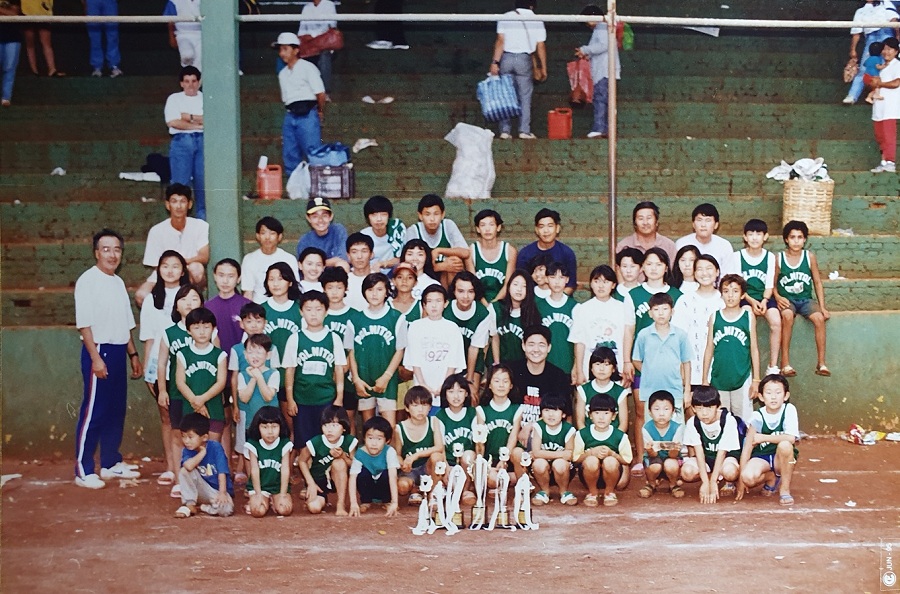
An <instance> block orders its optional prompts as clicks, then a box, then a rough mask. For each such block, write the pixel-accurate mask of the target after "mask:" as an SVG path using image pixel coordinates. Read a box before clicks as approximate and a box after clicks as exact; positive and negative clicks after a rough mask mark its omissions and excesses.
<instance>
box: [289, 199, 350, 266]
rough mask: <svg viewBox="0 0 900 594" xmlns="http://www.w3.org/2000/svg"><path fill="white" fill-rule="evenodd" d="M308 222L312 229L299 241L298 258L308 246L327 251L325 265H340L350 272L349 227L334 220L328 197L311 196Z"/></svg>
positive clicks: (307, 210) (308, 206)
mask: <svg viewBox="0 0 900 594" xmlns="http://www.w3.org/2000/svg"><path fill="white" fill-rule="evenodd" d="M306 222H307V223H309V226H310V227H311V229H310V230H309V231H307V232H306V233H305V234H303V235H302V236H301V237H300V241H298V242H297V259H298V260H302V258H300V254H302V253H303V250H305V249H306V248H310V247H314V248H318V249H320V250H322V251H323V252H325V263H324V264H325V266H340V267H341V268H343V269H344V270H346V271H347V272H350V263H349V262H347V228H346V227H344V226H343V225H341V224H340V223H335V222H334V212H333V211H332V210H331V202H330V201H329V200H328V198H310V199H309V201H308V202H307V203H306Z"/></svg>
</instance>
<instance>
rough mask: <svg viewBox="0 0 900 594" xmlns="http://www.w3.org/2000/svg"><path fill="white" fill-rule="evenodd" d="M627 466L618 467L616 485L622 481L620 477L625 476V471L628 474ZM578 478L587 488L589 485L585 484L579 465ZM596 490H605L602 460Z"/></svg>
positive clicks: (582, 471)
mask: <svg viewBox="0 0 900 594" xmlns="http://www.w3.org/2000/svg"><path fill="white" fill-rule="evenodd" d="M627 466H628V465H627V464H620V465H619V478H618V479H616V485H618V484H619V481H621V480H622V477H623V476H624V475H625V472H626V471H627V472H630V470H629V469H628V468H627ZM578 478H579V479H581V482H582V484H584V486H586V487H589V485H588V484H587V481H586V480H584V469H583V468H582V466H581V465H580V464H579V465H578ZM613 487H615V485H613ZM597 488H598V489H605V488H606V481H605V480H603V460H601V461H600V476H598V477H597Z"/></svg>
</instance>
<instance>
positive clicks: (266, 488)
mask: <svg viewBox="0 0 900 594" xmlns="http://www.w3.org/2000/svg"><path fill="white" fill-rule="evenodd" d="M293 449H294V444H293V443H291V440H289V439H287V438H286V437H278V439H276V440H275V441H274V442H273V443H272V444H271V445H269V444H267V443H266V442H264V441H262V440H256V439H248V440H247V443H246V445H245V446H244V456H245V457H246V458H247V459H248V460H250V454H251V453H253V454H256V460H257V465H258V466H259V488H260V490H261V491H262V492H263V493H264V494H266V495H274V494H277V493H281V461H282V460H283V459H284V455H285V454H289V453H290V452H291V450H293ZM248 488H249V492H250V494H251V495H252V494H253V493H254V491H253V483H252V481H251V482H250V484H249V485H248ZM287 492H288V493H290V492H291V481H288V485H287Z"/></svg>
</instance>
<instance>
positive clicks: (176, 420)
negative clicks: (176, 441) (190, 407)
mask: <svg viewBox="0 0 900 594" xmlns="http://www.w3.org/2000/svg"><path fill="white" fill-rule="evenodd" d="M162 340H163V342H164V343H165V345H166V348H167V349H168V350H169V361H168V362H167V363H166V370H165V377H166V391H167V392H168V393H169V422H170V425H171V426H172V429H178V428H179V427H180V426H181V419H182V417H183V416H184V414H183V412H182V411H183V410H184V404H185V400H184V398H183V397H182V396H181V392H179V391H178V387H177V386H176V385H175V357H176V356H177V355H178V353H179V351H181V350H182V349H185V348H187V347H188V346H189V345H192V344H194V339H193V338H191V335H190V334H188V331H187V330H186V329H185V327H184V321H181V322H178V323H177V324H172V325H171V326H169V327H168V328H166V331H165V332H164V333H163V336H162Z"/></svg>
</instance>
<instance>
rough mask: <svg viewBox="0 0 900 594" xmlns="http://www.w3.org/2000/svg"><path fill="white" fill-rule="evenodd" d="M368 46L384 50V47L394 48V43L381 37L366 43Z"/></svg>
mask: <svg viewBox="0 0 900 594" xmlns="http://www.w3.org/2000/svg"><path fill="white" fill-rule="evenodd" d="M366 47H367V48H369V49H376V50H384V49H388V50H389V49H394V44H393V43H391V42H390V41H385V40H383V39H379V40H378V41H370V42H369V43H367V44H366Z"/></svg>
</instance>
